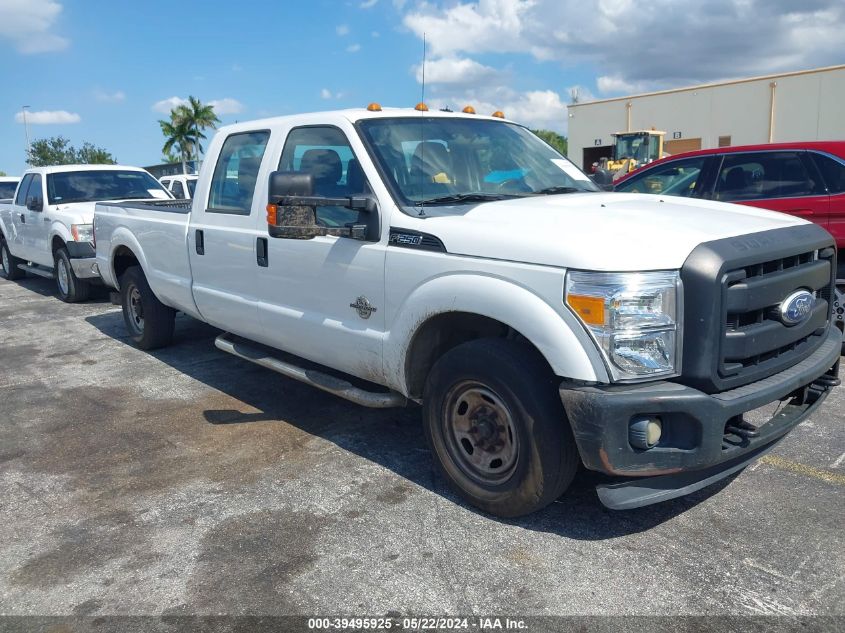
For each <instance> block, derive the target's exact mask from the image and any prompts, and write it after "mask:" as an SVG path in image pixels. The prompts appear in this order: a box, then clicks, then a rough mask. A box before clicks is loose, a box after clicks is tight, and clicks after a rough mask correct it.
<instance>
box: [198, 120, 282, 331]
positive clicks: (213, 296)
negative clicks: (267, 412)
mask: <svg viewBox="0 0 845 633" xmlns="http://www.w3.org/2000/svg"><path fill="white" fill-rule="evenodd" d="M269 138H270V132H269V131H267V130H259V131H254V132H242V133H233V134H230V135H229V136H228V137H227V138H226V140H225V141H224V142H223V145H222V148H221V149H220V152H219V154H218V160H217V164H216V165H215V167H214V174H213V175H212V178H211V186H210V189H209V191H208V192H205V193H206V194H207V195H203V196H198V198H199V200H198V203H199V202H205V204H204V206H202V207H201V208H200V204H195V205H194V211H193V213H192V216H191V224H190V226H189V227H188V257H189V259H190V262H191V274H192V276H193V287H192V288H193V294H194V301H195V302H196V305H197V308H198V309H199V311H200V314H202V316H203V318H204V319H205V320H206V321H208V322H209V323H211V324H212V325H214V326H216V327H219V328H221V329H224V330H227V331H230V332H234V333H235V334H240V335H241V336H245V337H248V338H253V339H260V337H261V326H260V323H259V320H258V311H257V307H256V306H257V303H258V297H257V290H258V284H257V281H256V269H257V268H258V266H257V263H256V248H255V245H256V240H257V239H258V237H259V235H258V230H257V228H256V222H257V220H256V216H257V215H261V216H262V217H263V216H264V206H265V205H266V201H264V202H263V203H262V201H261V200H259V199H258V196H255V195H254V193H255V183H256V181H257V178H258V172H259V169H260V167H261V161H262V159H263V158H264V154H265V149H266V146H267V141H268V140H269ZM209 153H210V154H212V155H213V154H214V148H212V151H210V152H209ZM261 237H262V238H266V237H267V234H266V231H265V233H264V234H263V235H262V236H261Z"/></svg>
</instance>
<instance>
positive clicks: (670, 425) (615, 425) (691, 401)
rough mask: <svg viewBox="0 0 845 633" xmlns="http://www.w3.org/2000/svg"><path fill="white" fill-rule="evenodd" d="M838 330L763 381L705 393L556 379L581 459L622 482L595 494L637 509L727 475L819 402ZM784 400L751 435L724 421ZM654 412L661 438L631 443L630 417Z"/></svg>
mask: <svg viewBox="0 0 845 633" xmlns="http://www.w3.org/2000/svg"><path fill="white" fill-rule="evenodd" d="M841 350H842V334H841V333H840V331H839V330H838V329H837V328H836V327H834V326H832V325H831V326H829V327H828V330H827V333H826V336H825V340H824V342H823V343H822V344H821V345H820V346H819V348H818V349H816V351H815V352H813V353H812V354H811V355H810V356H808V357H807V358H805V359H804V360H803V361H801V362H800V363H797V364H796V365H793V366H792V367H790V368H788V369H786V370H784V371H782V372H780V373H778V374H775V375H773V376H769V377H768V378H765V379H763V380H759V381H757V382H754V383H750V384H747V385H743V386H741V387H737V388H736V389H731V390H729V391H723V392H721V393H715V394H706V393H704V392H701V391H698V390H697V389H693V388H691V387H687V386H684V385H680V384H677V383H673V382H665V381H661V382H654V383H643V384H639V385H605V386H576V385H571V384H569V383H564V384H562V385H561V386H560V397H561V400H562V402H563V405H564V408H565V409H566V413H567V415H568V417H569V421H570V422H571V424H572V430H573V432H574V434H575V440H576V442H577V444H578V450H579V452H580V454H581V459H582V461H583V462H584V465H585V466H586V467H587V468H589V469H591V470H597V471H600V472H603V473H607V474H610V475H617V476H622V477H627V478H629V479H628V480H627V481H621V482H618V483H613V484H608V485H602V486H599V498H600V499H601V501H602V503H604V504H605V505H606V506H608V507H610V508H614V509H625V508H636V507H640V506H645V505H650V504H652V503H657V502H658V501H664V500H666V499H672V498H675V497H679V496H682V495H685V494H688V493H690V492H693V491H695V490H698V489H700V488H703V487H705V486H708V485H710V484H711V483H713V482H715V481H718V480H719V479H722V478H724V477H727V476H728V475H730V474H731V473H733V472H736V471H737V470H740V469H741V468H743V467H744V466H746V465H747V464H748V463H750V462H751V461H753V460H754V459H756V458H757V457H759V456H760V455H762V454H763V453H764V452H766V451H767V450H770V449H771V448H772V447H773V446H774V444H776V443H777V442H778V441H779V440H780V439H782V438H783V437H784V436H785V435H786V434H787V433H788V432H789V431H790V430H792V428H794V427H795V426H796V425H798V423H799V422H801V421H802V420H804V419H805V418H807V417H808V416H809V415H810V414H812V412H813V411H814V410H815V409H816V408H818V407H819V405H820V404H821V403H822V401H823V400H824V399H825V398H826V397H827V395H828V393H829V392H830V390H831V389H832V388H833V387H834V386H835V385H836V384H838V383H839V381H838V378H837V374H838V370H839V356H840V353H841ZM778 400H788V402H786V403H785V404H784V405H783V406H782V407H780V408H779V409H778V412H777V413H776V414H775V415H774V417H772V418H771V419H769V420H768V421H767V422H766V423H765V424H763V425H760V426H759V427H758V428H757V429H756V431H755V432H754V433H752V434H751V435H753V436H751V437H744V436H743V437H740V436H736V435H733V434H731V433H729V432H728V431H727V430H726V426H727V425H728V424H729V423H731V425H732V426H736V422H737V421H738V420H740V419H741V416H742V414H743V413H747V412H749V411H752V410H754V409H757V408H760V407H763V406H764V405H767V404H770V403H772V402H775V401H778ZM640 415H653V416H659V417H660V418H661V421H662V424H663V434H662V436H661V439H660V442H659V443H658V445H657V446H655V447H654V448H651V449H648V450H640V449H635V448H633V447H632V446H631V444H630V443H629V439H628V433H629V428H628V427H629V422H630V420H631V419H632V418H633V417H635V416H640Z"/></svg>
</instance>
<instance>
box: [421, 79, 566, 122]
mask: <svg viewBox="0 0 845 633" xmlns="http://www.w3.org/2000/svg"><path fill="white" fill-rule="evenodd" d="M428 105H429V107H431V108H437V109H439V108H444V107H449V108H451V109H452V110H462V109H463V107H464V106H466V105H471V106H472V107H473V108H475V111H476V112H477V113H478V114H484V115H490V114H492V113H493V112H496V111H497V110H501V111H502V112H504V113H505V116H506V117H507V118H508V119H510V120H512V121H516V122H517V123H522V124H524V125H527V126H528V127H531V128H535V129H536V128H543V129H551V130H555V131H558V132H563V131H565V130H566V127H567V111H566V104H565V103H564V102H563V99H562V98H561V96H560V95H559V94H558V93H557V92H555V91H553V90H529V91H527V92H516V91H514V90H511V89H510V88H503V87H498V88H492V89H482V90H478V91H468V92H465V93H460V94H457V95H453V96H450V97H449V98H444V97H437V98H435V99H431V100H429V102H428Z"/></svg>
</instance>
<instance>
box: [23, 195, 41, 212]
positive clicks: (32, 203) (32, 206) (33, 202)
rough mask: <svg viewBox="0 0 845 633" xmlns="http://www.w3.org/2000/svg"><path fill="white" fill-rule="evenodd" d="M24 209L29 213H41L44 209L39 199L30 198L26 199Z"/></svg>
mask: <svg viewBox="0 0 845 633" xmlns="http://www.w3.org/2000/svg"><path fill="white" fill-rule="evenodd" d="M26 208H27V209H29V210H30V211H41V210H42V209H43V208H44V202H43V201H42V200H41V198H36V197H35V196H31V197H29V198H27V199H26Z"/></svg>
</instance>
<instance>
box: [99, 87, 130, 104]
mask: <svg viewBox="0 0 845 633" xmlns="http://www.w3.org/2000/svg"><path fill="white" fill-rule="evenodd" d="M94 98H95V99H96V100H97V101H105V102H106V103H120V102H121V101H125V100H126V93H125V92H123V91H122V90H116V91H114V92H106V91H105V90H100V89H99V88H98V89H97V90H95V91H94Z"/></svg>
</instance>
